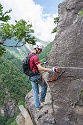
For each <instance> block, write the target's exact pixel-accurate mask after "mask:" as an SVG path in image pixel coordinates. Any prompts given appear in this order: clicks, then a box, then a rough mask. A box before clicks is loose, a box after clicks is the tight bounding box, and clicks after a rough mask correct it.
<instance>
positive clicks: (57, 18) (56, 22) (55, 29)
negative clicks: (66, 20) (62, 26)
mask: <svg viewBox="0 0 83 125" xmlns="http://www.w3.org/2000/svg"><path fill="white" fill-rule="evenodd" d="M54 23H55V25H56V27H55V28H54V29H53V30H52V32H51V33H55V32H57V27H58V23H59V17H56V18H54Z"/></svg>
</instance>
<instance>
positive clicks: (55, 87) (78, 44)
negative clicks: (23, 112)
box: [26, 0, 83, 125]
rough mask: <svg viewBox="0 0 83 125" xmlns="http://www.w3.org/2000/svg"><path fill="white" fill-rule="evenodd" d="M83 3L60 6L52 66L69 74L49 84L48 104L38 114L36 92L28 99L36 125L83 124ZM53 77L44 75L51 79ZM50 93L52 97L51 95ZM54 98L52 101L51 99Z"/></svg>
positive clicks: (72, 0) (67, 1) (50, 59)
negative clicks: (35, 106) (34, 96)
mask: <svg viewBox="0 0 83 125" xmlns="http://www.w3.org/2000/svg"><path fill="white" fill-rule="evenodd" d="M81 10H83V0H64V1H63V3H61V4H59V6H58V14H59V24H58V31H57V34H56V36H55V39H54V41H53V47H52V50H51V53H50V55H49V57H48V62H49V66H51V67H52V66H59V67H65V68H63V69H65V70H66V72H65V73H64V74H63V75H62V77H61V78H60V79H59V80H57V81H54V82H51V83H48V86H49V90H48V93H47V96H48V97H47V101H46V102H45V104H44V108H43V109H42V111H41V112H39V113H36V112H35V108H34V104H33V96H32V92H31V93H29V94H28V95H27V96H26V106H27V108H28V109H29V112H30V115H31V117H32V120H33V122H34V125H83V16H81V15H80V14H79V13H80V11H81ZM51 75H52V74H50V75H49V74H47V76H45V75H44V77H45V79H48V77H50V76H51ZM49 93H50V94H51V95H49ZM49 96H50V99H49Z"/></svg>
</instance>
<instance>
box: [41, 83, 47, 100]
mask: <svg viewBox="0 0 83 125" xmlns="http://www.w3.org/2000/svg"><path fill="white" fill-rule="evenodd" d="M39 84H40V86H41V93H40V101H41V102H43V101H45V96H46V92H47V83H46V82H45V81H44V83H43V84H42V81H40V82H39Z"/></svg>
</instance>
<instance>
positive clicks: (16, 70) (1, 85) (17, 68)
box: [0, 52, 31, 105]
mask: <svg viewBox="0 0 83 125" xmlns="http://www.w3.org/2000/svg"><path fill="white" fill-rule="evenodd" d="M0 74H1V75H0V105H3V103H4V99H5V95H6V91H8V93H9V94H10V96H9V98H11V99H15V100H16V101H17V103H19V101H22V102H24V100H25V95H26V93H27V92H28V91H30V90H31V84H30V82H29V80H28V77H27V76H25V74H24V73H23V71H22V62H21V60H19V59H16V58H15V57H14V56H13V55H10V53H8V52H7V53H6V54H3V56H2V57H1V59H0ZM3 90H5V91H3Z"/></svg>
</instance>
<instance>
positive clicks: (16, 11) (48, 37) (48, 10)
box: [0, 0, 63, 41]
mask: <svg viewBox="0 0 83 125" xmlns="http://www.w3.org/2000/svg"><path fill="white" fill-rule="evenodd" d="M62 1H63V0H0V3H1V4H2V6H3V8H4V11H6V10H9V9H12V12H11V13H10V16H11V20H10V23H15V20H17V21H18V20H20V19H24V20H26V21H29V22H30V23H32V26H33V29H34V31H35V33H34V35H35V36H36V37H37V38H39V39H40V40H44V41H53V40H54V38H55V34H52V33H51V32H52V29H53V28H54V27H55V24H54V18H55V17H57V16H58V4H59V3H61V2H62Z"/></svg>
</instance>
